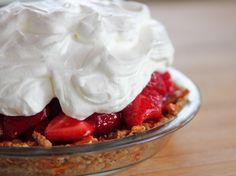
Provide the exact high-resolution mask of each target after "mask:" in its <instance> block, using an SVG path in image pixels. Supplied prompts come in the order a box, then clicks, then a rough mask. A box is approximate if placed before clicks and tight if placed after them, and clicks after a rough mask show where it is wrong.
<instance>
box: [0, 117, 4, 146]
mask: <svg viewBox="0 0 236 176" xmlns="http://www.w3.org/2000/svg"><path fill="white" fill-rule="evenodd" d="M2 138H3V116H2V115H0V141H1V139H2Z"/></svg>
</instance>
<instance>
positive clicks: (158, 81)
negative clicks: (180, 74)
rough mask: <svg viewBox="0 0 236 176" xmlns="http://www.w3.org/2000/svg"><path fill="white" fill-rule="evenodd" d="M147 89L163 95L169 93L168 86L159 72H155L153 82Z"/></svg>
mask: <svg viewBox="0 0 236 176" xmlns="http://www.w3.org/2000/svg"><path fill="white" fill-rule="evenodd" d="M146 88H148V89H153V90H156V91H157V92H159V93H160V94H161V95H165V94H166V92H167V88H166V84H165V82H164V80H163V78H162V75H161V74H160V73H158V72H154V73H153V74H152V77H151V80H150V81H149V83H148V85H147V86H146Z"/></svg>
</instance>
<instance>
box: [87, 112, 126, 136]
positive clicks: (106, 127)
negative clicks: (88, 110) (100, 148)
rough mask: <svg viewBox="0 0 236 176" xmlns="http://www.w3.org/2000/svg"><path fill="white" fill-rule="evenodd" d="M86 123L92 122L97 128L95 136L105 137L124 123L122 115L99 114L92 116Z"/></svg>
mask: <svg viewBox="0 0 236 176" xmlns="http://www.w3.org/2000/svg"><path fill="white" fill-rule="evenodd" d="M86 121H88V122H91V123H92V124H94V126H95V131H94V135H95V136H103V135H106V134H108V133H110V132H112V131H114V130H116V129H118V128H119V127H120V126H121V125H122V122H123V118H122V117H121V114H116V113H111V114H105V113H102V114H98V113H95V114H93V115H91V116H90V117H89V118H88V119H87V120H86Z"/></svg>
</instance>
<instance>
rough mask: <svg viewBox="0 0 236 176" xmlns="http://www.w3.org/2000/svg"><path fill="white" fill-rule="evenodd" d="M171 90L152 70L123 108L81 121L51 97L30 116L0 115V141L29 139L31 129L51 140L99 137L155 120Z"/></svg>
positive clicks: (164, 76)
mask: <svg viewBox="0 0 236 176" xmlns="http://www.w3.org/2000/svg"><path fill="white" fill-rule="evenodd" d="M174 92H175V86H174V83H173V81H172V80H171V76H170V74H169V73H168V72H165V73H159V72H154V73H153V74H152V77H151V80H150V81H149V83H148V85H147V86H146V87H145V88H144V89H143V91H142V92H141V93H140V94H139V95H138V96H137V97H136V99H135V100H134V101H133V102H131V103H130V104H129V105H128V106H127V107H126V108H125V109H123V110H122V111H120V112H117V113H110V114H105V113H94V114H93V115H91V116H90V117H88V118H87V119H86V120H84V121H79V120H76V119H73V118H71V117H69V116H67V115H65V114H64V113H63V112H62V110H61V107H60V104H59V101H58V100H57V99H56V98H54V99H53V100H52V101H51V102H50V103H49V104H48V105H47V106H46V107H45V108H44V109H43V110H42V111H41V112H39V113H38V114H36V115H34V116H30V117H23V116H18V117H8V116H5V115H0V140H1V141H3V140H12V139H16V138H19V139H25V140H29V139H30V137H31V136H32V133H33V131H37V132H39V133H41V134H43V135H45V136H46V137H47V138H48V139H49V140H50V141H52V142H75V141H78V140H82V139H85V138H86V137H88V136H91V135H93V136H95V137H101V136H105V135H107V134H109V133H111V132H113V131H115V130H118V129H121V128H131V127H133V126H136V125H141V124H142V123H144V122H149V121H154V122H155V121H158V120H159V119H160V118H161V117H162V116H163V114H164V113H165V110H166V108H167V107H166V105H167V104H168V101H169V100H170V99H171V97H172V95H173V94H174Z"/></svg>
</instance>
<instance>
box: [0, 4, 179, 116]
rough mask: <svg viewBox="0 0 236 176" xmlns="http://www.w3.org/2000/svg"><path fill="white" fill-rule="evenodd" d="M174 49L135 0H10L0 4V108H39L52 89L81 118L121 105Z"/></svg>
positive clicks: (21, 111) (22, 111) (30, 111)
mask: <svg viewBox="0 0 236 176" xmlns="http://www.w3.org/2000/svg"><path fill="white" fill-rule="evenodd" d="M173 53H174V49H173V47H172V44H171V42H170V40H169V38H168V36H167V34H166V31H165V28H164V27H163V26H162V25H161V24H160V23H159V22H157V21H155V20H153V19H152V18H151V16H150V12H149V9H148V8H147V6H145V5H143V4H140V3H137V2H127V1H121V0H114V1H111V0H44V1H36V2H24V3H20V2H16V3H12V4H10V5H9V6H6V7H3V8H1V9H0V113H2V114H5V115H10V116H18V115H25V116H29V115H34V114H36V113H38V112H40V111H41V110H42V109H43V108H44V107H45V106H46V105H47V104H48V103H49V102H50V100H51V99H52V98H53V97H57V98H58V99H59V100H60V104H61V106H62V109H63V112H64V113H66V114H67V115H69V116H71V117H74V118H76V119H79V120H83V119H85V118H86V117H88V116H89V115H91V114H93V113H94V112H106V113H108V112H117V111H120V110H122V109H123V108H124V107H126V106H127V105H128V104H129V103H130V102H132V100H133V99H134V98H135V97H136V96H137V95H138V94H139V93H140V92H141V91H142V89H143V88H144V87H145V85H146V84H147V82H148V81H149V79H150V76H151V74H152V73H153V72H154V71H155V70H159V71H163V70H165V69H166V68H167V67H168V66H169V65H170V64H171V63H172V58H173Z"/></svg>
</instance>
